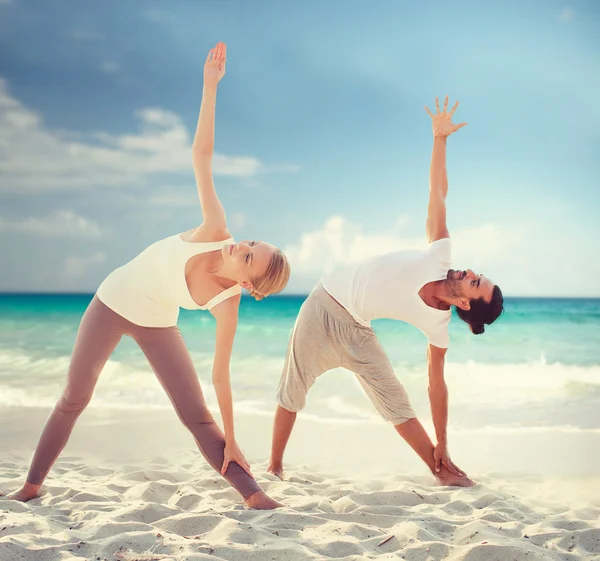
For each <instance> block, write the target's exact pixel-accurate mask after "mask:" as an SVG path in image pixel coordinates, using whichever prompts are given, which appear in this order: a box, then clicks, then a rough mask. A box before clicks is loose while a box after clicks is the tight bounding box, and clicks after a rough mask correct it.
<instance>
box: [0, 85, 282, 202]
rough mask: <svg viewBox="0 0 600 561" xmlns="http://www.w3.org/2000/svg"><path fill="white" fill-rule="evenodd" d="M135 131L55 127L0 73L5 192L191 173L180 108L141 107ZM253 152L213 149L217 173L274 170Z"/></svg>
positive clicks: (1, 183) (0, 181)
mask: <svg viewBox="0 0 600 561" xmlns="http://www.w3.org/2000/svg"><path fill="white" fill-rule="evenodd" d="M135 116H136V117H137V118H138V120H139V123H140V127H139V130H138V131H137V132H136V133H133V134H123V135H114V134H110V133H107V132H102V131H100V132H94V133H90V134H80V133H75V132H71V131H55V130H50V129H48V128H46V127H45V126H44V122H43V119H42V117H41V116H40V115H39V114H38V113H36V112H35V111H32V110H31V109H29V108H27V107H25V106H24V105H23V104H22V103H21V102H20V101H19V100H17V99H16V98H14V97H12V96H11V95H10V93H9V92H8V88H7V84H6V81H4V80H2V79H1V78H0V192H2V191H10V192H17V193H19V194H24V193H34V192H40V191H65V190H84V189H89V188H106V187H127V186H133V185H141V184H142V185H143V184H144V183H146V182H147V180H148V179H149V178H150V177H151V176H152V175H153V174H183V173H185V174H190V173H191V170H192V164H191V144H192V138H191V135H190V134H189V132H188V130H187V128H186V127H185V126H184V124H183V123H182V121H181V118H180V117H179V115H177V114H175V113H172V112H169V111H165V110H163V109H160V108H146V109H142V110H140V111H138V112H137V113H136V114H135ZM273 169H277V168H275V166H274V167H273V168H271V167H270V166H267V165H265V164H263V163H262V162H261V161H259V160H258V159H257V158H254V157H251V156H226V155H224V154H218V153H217V154H215V155H214V158H213V171H214V173H215V175H223V176H235V177H253V176H256V175H257V174H259V173H264V172H268V171H273Z"/></svg>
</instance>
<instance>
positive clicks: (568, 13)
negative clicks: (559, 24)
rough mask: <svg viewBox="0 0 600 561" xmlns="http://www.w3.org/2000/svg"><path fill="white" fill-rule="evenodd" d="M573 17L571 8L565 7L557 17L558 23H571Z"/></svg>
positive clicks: (573, 13)
mask: <svg viewBox="0 0 600 561" xmlns="http://www.w3.org/2000/svg"><path fill="white" fill-rule="evenodd" d="M574 17H575V12H574V10H573V8H571V6H568V7H566V8H565V9H564V10H563V11H562V12H561V13H560V16H559V19H560V21H563V22H565V23H566V22H569V21H572V20H573V18H574Z"/></svg>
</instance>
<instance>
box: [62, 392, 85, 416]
mask: <svg viewBox="0 0 600 561" xmlns="http://www.w3.org/2000/svg"><path fill="white" fill-rule="evenodd" d="M89 402H90V398H89V397H88V398H78V397H74V396H70V395H68V394H63V395H61V396H60V398H59V399H58V401H57V402H56V406H55V408H54V409H55V410H56V411H57V412H59V413H67V414H73V413H76V414H78V413H81V412H82V411H83V410H84V409H85V408H86V406H87V404H88V403H89Z"/></svg>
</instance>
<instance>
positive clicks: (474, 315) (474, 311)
mask: <svg viewBox="0 0 600 561" xmlns="http://www.w3.org/2000/svg"><path fill="white" fill-rule="evenodd" d="M470 304H471V309H469V310H463V309H461V308H459V307H457V308H456V313H457V314H458V317H459V318H460V319H462V320H463V321H466V322H467V323H468V324H469V326H470V327H471V331H472V332H473V333H474V334H475V335H479V334H480V333H483V332H484V331H485V328H484V327H483V325H484V324H485V323H487V324H488V325H489V324H490V323H494V322H495V321H496V320H497V319H498V317H499V316H500V314H501V313H502V312H503V311H504V298H503V297H502V291H501V290H500V287H499V286H498V285H495V286H494V291H493V292H492V299H491V300H490V301H489V303H488V302H486V301H485V300H484V299H483V298H475V299H473V300H471V302H470Z"/></svg>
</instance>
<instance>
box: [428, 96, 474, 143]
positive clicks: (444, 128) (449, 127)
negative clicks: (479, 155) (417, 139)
mask: <svg viewBox="0 0 600 561" xmlns="http://www.w3.org/2000/svg"><path fill="white" fill-rule="evenodd" d="M457 107H458V101H457V102H456V103H455V104H454V107H453V108H452V110H451V111H450V112H449V113H448V112H447V109H448V96H446V100H445V101H444V110H443V111H440V104H439V102H438V98H437V97H436V98H435V109H436V113H435V115H434V114H433V113H431V111H429V109H428V108H427V106H425V111H427V113H428V114H429V116H430V117H431V126H432V129H433V136H437V137H442V138H446V137H447V136H450V135H451V134H452V133H453V132H456V131H457V130H458V129H460V128H462V127H464V126H465V125H466V124H467V123H460V124H458V125H455V124H454V123H453V122H452V115H453V114H454V112H455V111H456V108H457Z"/></svg>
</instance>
